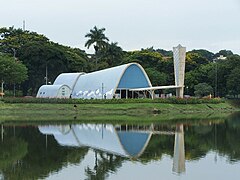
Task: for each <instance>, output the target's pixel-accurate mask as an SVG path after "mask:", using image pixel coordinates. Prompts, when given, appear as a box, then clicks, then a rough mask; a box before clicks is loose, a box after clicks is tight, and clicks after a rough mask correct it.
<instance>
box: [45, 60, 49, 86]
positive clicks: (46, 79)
mask: <svg viewBox="0 0 240 180" xmlns="http://www.w3.org/2000/svg"><path fill="white" fill-rule="evenodd" d="M45 83H46V85H47V84H48V67H47V63H46V68H45Z"/></svg>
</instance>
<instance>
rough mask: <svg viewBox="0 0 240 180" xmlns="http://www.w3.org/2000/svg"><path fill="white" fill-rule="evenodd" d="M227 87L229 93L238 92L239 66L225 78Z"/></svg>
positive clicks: (239, 87) (239, 81) (239, 80)
mask: <svg viewBox="0 0 240 180" xmlns="http://www.w3.org/2000/svg"><path fill="white" fill-rule="evenodd" d="M227 89H228V92H229V94H231V95H234V96H236V95H239V94H240V67H237V68H235V69H233V70H232V71H231V73H230V75H229V76H228V78H227Z"/></svg>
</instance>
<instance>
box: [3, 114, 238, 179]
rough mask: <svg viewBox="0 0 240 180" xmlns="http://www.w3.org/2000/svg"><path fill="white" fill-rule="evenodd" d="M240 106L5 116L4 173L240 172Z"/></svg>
mask: <svg viewBox="0 0 240 180" xmlns="http://www.w3.org/2000/svg"><path fill="white" fill-rule="evenodd" d="M239 138H240V114H239V113H235V114H232V115H231V116H229V117H228V118H225V119H214V120H207V119H203V120H179V121H163V122H158V123H156V122H154V123H151V122H149V123H141V124H136V123H134V124H131V123H128V124H101V123H100V124H93V123H86V122H84V123H76V124H60V123H59V124H57V123H53V124H52V123H44V124H41V123H40V124H23V123H22V124H14V123H5V124H1V143H0V179H49V180H58V179H63V180H65V179H71V180H74V179H97V180H103V179H109V180H122V179H126V180H128V179H129V180H132V179H138V180H145V179H148V180H150V179H164V180H175V179H177V180H178V179H184V180H187V179H189V180H193V179H194V180H202V179H206V180H208V179H218V180H220V179H222V180H225V179H231V180H234V179H239V178H240V171H239V169H240V140H239Z"/></svg>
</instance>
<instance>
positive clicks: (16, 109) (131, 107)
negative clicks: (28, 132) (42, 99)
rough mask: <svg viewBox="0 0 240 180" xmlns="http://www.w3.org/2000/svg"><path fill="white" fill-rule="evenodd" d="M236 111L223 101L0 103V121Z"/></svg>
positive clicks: (161, 117) (190, 115) (179, 115)
mask: <svg viewBox="0 0 240 180" xmlns="http://www.w3.org/2000/svg"><path fill="white" fill-rule="evenodd" d="M234 111H237V109H236V108H234V107H233V106H232V105H230V104H229V103H227V102H224V103H213V104H211V103H201V104H167V103H120V104H77V107H76V108H75V107H74V105H73V104H47V103H39V104H35V103H15V104H9V103H0V113H1V117H0V121H4V122H5V121H25V122H26V121H73V122H76V121H101V122H102V121H107V122H113V121H118V122H120V121H138V122H140V121H142V122H145V121H162V120H176V119H193V118H194V119H199V118H201V119H204V118H220V117H225V116H227V115H229V114H230V113H232V112H234Z"/></svg>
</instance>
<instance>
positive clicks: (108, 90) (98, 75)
mask: <svg viewBox="0 0 240 180" xmlns="http://www.w3.org/2000/svg"><path fill="white" fill-rule="evenodd" d="M133 66H134V67H136V69H135V70H133V72H134V71H135V73H136V74H137V73H138V75H141V78H144V79H141V78H140V79H139V81H140V82H142V81H144V82H146V83H145V85H144V87H152V84H151V82H150V80H149V78H148V76H147V74H146V72H145V71H144V69H143V68H142V66H141V65H140V64H138V63H129V64H124V65H121V66H116V67H112V68H108V69H104V70H100V71H95V72H92V73H87V74H83V75H81V76H80V77H79V79H78V81H77V82H76V85H75V87H74V89H73V92H72V93H73V98H83V99H91V98H94V99H101V98H103V96H104V95H106V98H107V99H112V98H113V95H114V93H115V91H116V90H117V88H118V86H119V84H120V82H121V80H122V78H123V77H124V76H125V74H126V72H127V71H128V69H129V68H131V67H133ZM137 71H138V72H137ZM139 73H141V74H139ZM130 74H131V73H129V75H130ZM128 78H129V79H132V78H139V77H134V76H132V77H131V76H129V77H128ZM141 80H142V81H141ZM133 82H134V81H133ZM139 87H141V86H137V87H136V88H139ZM126 88H127V89H130V87H126ZM131 88H134V86H133V87H131Z"/></svg>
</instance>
